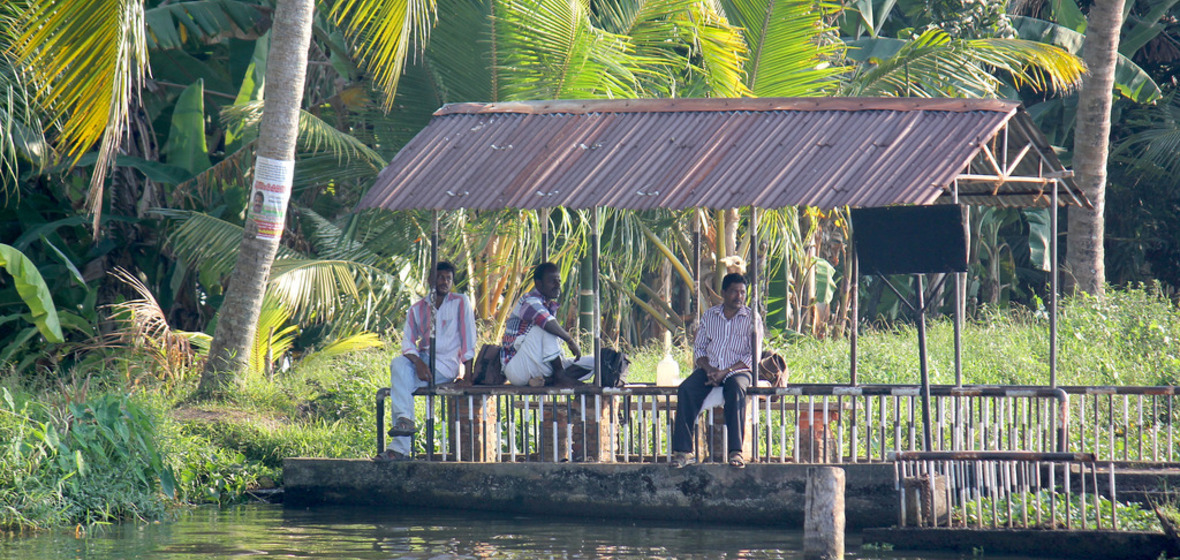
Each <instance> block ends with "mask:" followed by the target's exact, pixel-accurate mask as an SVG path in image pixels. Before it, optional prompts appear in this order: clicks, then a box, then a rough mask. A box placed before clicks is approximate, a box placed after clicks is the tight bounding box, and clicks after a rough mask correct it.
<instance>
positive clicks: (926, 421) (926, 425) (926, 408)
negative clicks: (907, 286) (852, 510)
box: [916, 274, 934, 451]
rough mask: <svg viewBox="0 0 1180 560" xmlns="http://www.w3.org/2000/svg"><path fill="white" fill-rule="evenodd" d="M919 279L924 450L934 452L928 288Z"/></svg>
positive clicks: (918, 276)
mask: <svg viewBox="0 0 1180 560" xmlns="http://www.w3.org/2000/svg"><path fill="white" fill-rule="evenodd" d="M916 276H917V279H918V289H917V292H918V293H917V297H918V306H917V311H918V364H919V366H920V368H921V370H922V448H923V449H925V450H926V451H933V450H934V448H932V447H930V444H931V442H932V439H933V438H931V436H930V370H929V368H928V364H927V360H926V286H925V285H924V284H923V282H922V277H923V276H924V275H922V274H917V275H916Z"/></svg>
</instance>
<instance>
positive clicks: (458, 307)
mask: <svg viewBox="0 0 1180 560" xmlns="http://www.w3.org/2000/svg"><path fill="white" fill-rule="evenodd" d="M431 283H432V284H433V288H434V289H433V290H432V291H431V292H430V294H429V295H428V296H426V297H424V298H422V299H421V300H418V302H417V303H415V304H414V305H411V306H410V309H409V311H407V312H406V325H405V329H404V332H403V333H402V355H401V356H398V357H396V358H394V359H393V361H392V362H390V364H389V378H390V379H389V388H390V390H389V402H390V408H391V409H392V410H393V418H394V424H393V428H392V429H390V430H389V433H390V435H392V436H394V437H392V438H390V442H389V446H388V448H387V449H386V451H385V452H384V453H382V454H381V455H380V456H378V457H379V458H380V459H386V460H398V459H406V458H408V457H409V456H410V451H411V450H410V437H409V436H411V435H413V434H414V433H415V432H417V430H418V427H417V426H416V425H415V424H414V390H415V389H418V388H419V387H426V386H427V385H429V384H430V376H431V373H430V365H429V364H428V363H426V360H428V359H429V356H430V334H431V332H430V331H431V325H433V330H434V344H435V352H434V382H435V383H436V384H438V383H450V382H452V381H455V379H456V378H458V377H459V374H460V373H461V372H460V370H459V365H460V363H462V364H463V367H464V369H465V370H466V371H468V372H470V371H471V359H472V358H473V357H475V334H476V333H475V310H474V308H473V307H472V306H471V300H470V299H468V298H467V296H465V295H463V294H456V293H453V292H451V288H452V287H454V285H455V267H454V265H452V264H451V263H449V262H446V261H439V263H438V264H437V265H436V266H435V269H434V274H432V275H431Z"/></svg>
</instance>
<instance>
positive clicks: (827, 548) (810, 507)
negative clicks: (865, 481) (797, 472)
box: [803, 467, 844, 560]
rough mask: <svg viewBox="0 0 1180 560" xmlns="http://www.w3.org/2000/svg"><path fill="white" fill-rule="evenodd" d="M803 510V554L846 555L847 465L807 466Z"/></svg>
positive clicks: (823, 559)
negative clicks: (845, 496)
mask: <svg viewBox="0 0 1180 560" xmlns="http://www.w3.org/2000/svg"><path fill="white" fill-rule="evenodd" d="M804 507H805V511H804V512H803V515H804V518H803V558H805V559H806V560H843V558H844V469H841V468H838V467H811V468H809V469H807V499H806V502H805V506H804Z"/></svg>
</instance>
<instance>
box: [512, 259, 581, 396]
mask: <svg viewBox="0 0 1180 560" xmlns="http://www.w3.org/2000/svg"><path fill="white" fill-rule="evenodd" d="M560 296H561V272H560V271H559V270H558V269H557V265H555V264H553V263H550V262H547V263H541V264H539V265H537V268H535V269H533V290H532V291H531V292H529V293H527V294H525V295H524V296H523V297H521V298H520V301H519V302H517V304H516V308H514V309H513V310H512V314H511V315H509V316H508V322H507V323H505V325H504V338H503V340H502V344H501V348H500V359H501V361H502V362H503V364H504V376H505V377H507V378H508V382H509V383H511V384H513V385H529V386H531V387H540V386H543V385H556V386H559V387H570V386H573V385H577V384H579V381H578V380H577V379H576V378H574V377H573V376H571V375H568V374H567V373H566V371H565V369H566V368H567V367H569V366H570V365H573V364H577V365H578V366H580V367H581V368H586V369H589V370H590V371H593V370H594V358H593V357H592V356H585V357H583V356H582V350H581V349H580V348H578V343H577V341H575V340H574V337H573V336H570V334H569V332H567V331H566V330H565V329H564V328H562V326H561V324H560V323H558V322H557V319H556V317H554V315H556V314H557V305H558V304H557V298H558V297H560ZM562 340H564V341H565V343H566V345H567V346H569V349H570V352H572V353H573V354H574V359H573V360H567V359H565V358H563V357H562V355H561V344H560V343H559V341H562ZM587 364H588V365H587ZM582 371H585V369H582Z"/></svg>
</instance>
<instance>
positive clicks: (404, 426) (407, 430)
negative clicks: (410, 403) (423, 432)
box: [389, 417, 418, 437]
mask: <svg viewBox="0 0 1180 560" xmlns="http://www.w3.org/2000/svg"><path fill="white" fill-rule="evenodd" d="M416 433H418V426H417V425H416V424H414V421H413V420H410V419H409V418H405V417H402V418H398V419H397V422H395V423H394V424H393V427H392V428H390V429H389V435H391V436H393V437H405V436H412V435H414V434H416Z"/></svg>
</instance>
